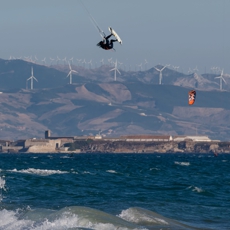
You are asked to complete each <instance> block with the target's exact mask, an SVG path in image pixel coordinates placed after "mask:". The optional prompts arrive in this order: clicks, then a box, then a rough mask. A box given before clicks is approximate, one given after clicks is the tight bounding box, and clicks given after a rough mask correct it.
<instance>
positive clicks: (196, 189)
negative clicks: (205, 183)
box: [192, 186, 204, 193]
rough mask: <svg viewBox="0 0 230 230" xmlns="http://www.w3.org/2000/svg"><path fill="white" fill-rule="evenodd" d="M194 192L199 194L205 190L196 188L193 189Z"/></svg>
mask: <svg viewBox="0 0 230 230" xmlns="http://www.w3.org/2000/svg"><path fill="white" fill-rule="evenodd" d="M192 191H193V192H198V193H201V192H204V190H203V189H201V188H198V187H196V186H195V187H194V188H193V190H192Z"/></svg>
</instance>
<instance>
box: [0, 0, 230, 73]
mask: <svg viewBox="0 0 230 230" xmlns="http://www.w3.org/2000/svg"><path fill="white" fill-rule="evenodd" d="M82 2H83V3H84V5H85V7H86V8H87V10H88V12H87V11H86V10H85V8H84V7H83V5H82V3H81V0H39V1H38V0H37V1H31V0H20V1H18V0H1V8H0V28H1V39H0V41H1V42H0V45H1V48H0V50H1V52H0V58H2V59H10V57H15V58H25V57H28V56H29V57H31V58H32V59H35V57H36V58H37V59H36V62H38V63H39V62H40V63H42V60H44V58H45V57H46V62H47V63H48V62H51V59H55V62H56V60H57V56H58V57H59V58H60V59H64V58H65V57H66V58H67V60H69V59H71V58H72V57H73V58H74V59H73V63H74V64H80V65H83V64H82V63H81V61H79V59H81V60H85V61H86V64H84V65H85V67H87V66H88V67H91V66H90V64H89V62H90V61H92V68H95V67H98V66H100V65H101V63H102V59H103V61H104V63H105V64H106V63H108V60H109V59H110V60H111V58H112V60H113V61H115V60H118V62H119V63H123V64H120V66H123V67H122V68H125V69H126V70H128V69H130V70H141V66H142V70H144V69H149V68H152V67H153V66H156V65H158V64H161V65H166V64H170V68H174V67H175V66H177V67H179V69H178V70H179V71H180V72H183V73H187V72H188V70H189V68H190V69H195V68H197V69H198V73H200V74H203V73H209V72H212V71H213V70H212V69H211V68H213V67H218V68H219V69H224V72H225V73H228V74H230V62H229V61H230V1H229V0H116V1H113V0H82ZM89 13H90V14H91V16H92V17H93V18H94V19H95V21H96V23H97V24H98V26H99V27H100V28H101V29H102V30H103V31H104V32H105V34H106V35H108V34H109V31H108V27H109V26H111V27H112V28H114V29H115V31H116V32H117V33H118V34H119V35H120V37H121V39H122V41H123V44H122V45H120V44H118V43H115V45H114V48H115V50H116V51H106V50H103V49H100V48H99V47H97V46H96V44H97V43H98V42H99V41H100V40H101V37H100V35H99V33H98V31H97V29H96V28H95V26H94V24H93V23H92V21H91V20H90V16H89ZM77 59H78V61H77ZM60 62H61V61H60ZM60 62H59V63H60ZM63 63H64V61H63Z"/></svg>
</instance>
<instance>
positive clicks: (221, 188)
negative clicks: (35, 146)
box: [0, 154, 230, 230]
mask: <svg viewBox="0 0 230 230" xmlns="http://www.w3.org/2000/svg"><path fill="white" fill-rule="evenodd" d="M229 214H230V155H227V154H219V155H218V156H217V157H215V156H214V155H212V154H76V155H67V154H0V230H2V229H4V230H5V229H7V230H24V229H26V230H27V229H36V230H48V229H58V230H59V229H60V230H63V229H71V230H73V229H85V230H86V229H97V230H105V229H106V230H107V229H108V230H115V229H116V230H118V229H119V230H121V229H122V230H126V229H142V230H144V229H145V230H146V229H162V230H166V229H167V230H168V229H173V230H180V229H186V230H187V229H218V230H220V229H221V230H224V229H230V217H229Z"/></svg>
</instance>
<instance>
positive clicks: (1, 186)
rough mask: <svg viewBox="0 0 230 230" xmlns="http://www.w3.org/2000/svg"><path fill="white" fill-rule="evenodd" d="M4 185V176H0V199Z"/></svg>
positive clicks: (0, 198) (0, 199)
mask: <svg viewBox="0 0 230 230" xmlns="http://www.w3.org/2000/svg"><path fill="white" fill-rule="evenodd" d="M5 185H6V181H5V180H4V176H3V177H0V201H2V199H3V196H2V192H3V190H4V191H5V190H6V188H5Z"/></svg>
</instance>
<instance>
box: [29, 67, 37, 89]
mask: <svg viewBox="0 0 230 230" xmlns="http://www.w3.org/2000/svg"><path fill="white" fill-rule="evenodd" d="M29 80H30V89H33V88H34V82H33V81H34V80H35V81H37V82H38V80H37V78H36V77H34V71H33V67H31V77H29V78H28V79H27V81H29Z"/></svg>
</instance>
